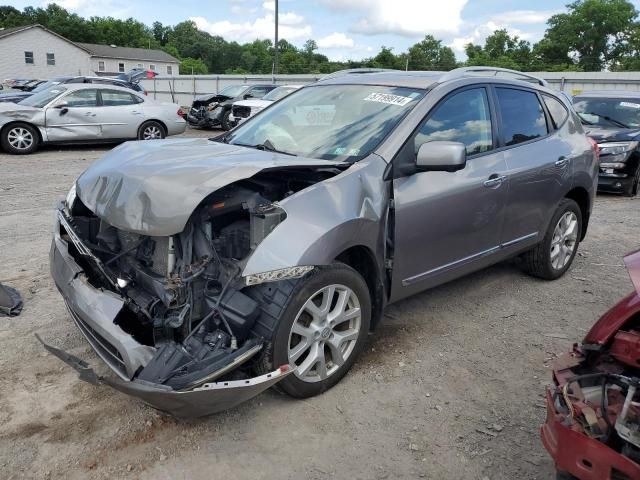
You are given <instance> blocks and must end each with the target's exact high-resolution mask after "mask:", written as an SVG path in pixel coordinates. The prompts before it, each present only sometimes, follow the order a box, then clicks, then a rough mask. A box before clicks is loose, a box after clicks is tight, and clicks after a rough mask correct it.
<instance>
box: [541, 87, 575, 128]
mask: <svg viewBox="0 0 640 480" xmlns="http://www.w3.org/2000/svg"><path fill="white" fill-rule="evenodd" d="M542 99H543V100H544V104H545V105H546V106H547V109H548V110H549V114H550V115H551V120H552V121H553V125H554V127H555V128H560V127H561V126H562V124H563V123H564V121H565V120H566V119H567V117H568V116H569V112H567V109H566V107H565V106H564V105H563V104H562V102H561V101H560V100H558V99H556V98H553V97H550V96H549V95H542Z"/></svg>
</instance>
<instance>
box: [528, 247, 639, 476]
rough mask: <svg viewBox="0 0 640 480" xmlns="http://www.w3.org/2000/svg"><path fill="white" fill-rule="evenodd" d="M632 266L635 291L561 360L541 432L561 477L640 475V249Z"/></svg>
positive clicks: (627, 260) (556, 365)
mask: <svg viewBox="0 0 640 480" xmlns="http://www.w3.org/2000/svg"><path fill="white" fill-rule="evenodd" d="M625 264H626V266H627V270H628V271H629V275H630V277H631V281H632V283H633V285H634V287H635V291H633V292H632V293H630V294H629V295H627V296H626V297H624V298H623V299H622V300H620V301H619V302H618V303H617V304H616V305H615V306H614V307H612V308H611V309H610V310H609V311H608V312H607V313H605V314H604V315H603V316H602V317H600V319H599V320H598V321H597V322H596V323H595V325H594V326H593V327H592V328H591V330H590V331H589V333H587V335H586V337H585V338H584V340H583V341H582V343H581V344H580V345H578V344H575V345H574V346H573V349H572V350H571V351H570V352H568V353H566V354H564V355H562V356H560V357H559V358H558V359H557V360H556V361H555V362H554V365H553V386H552V387H550V388H548V389H547V394H546V404H547V420H546V422H545V424H544V425H543V426H542V428H541V430H540V433H541V437H542V443H543V444H544V446H545V448H546V449H547V451H548V452H549V454H550V455H551V457H552V458H553V461H554V463H555V465H556V469H557V470H558V477H557V478H558V479H559V480H570V479H579V480H600V479H607V480H636V479H639V478H640V251H637V252H635V253H633V254H630V255H628V256H627V257H626V258H625Z"/></svg>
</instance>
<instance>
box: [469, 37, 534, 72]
mask: <svg viewBox="0 0 640 480" xmlns="http://www.w3.org/2000/svg"><path fill="white" fill-rule="evenodd" d="M465 53H466V54H467V65H471V66H475V65H486V66H491V67H501V68H512V69H515V70H524V71H527V70H532V58H533V55H532V51H531V44H530V43H529V42H527V41H526V40H521V39H520V38H518V37H517V36H513V37H512V36H510V35H509V33H508V32H507V31H506V30H496V31H495V32H493V33H492V34H491V35H489V36H488V37H487V38H486V40H485V44H484V46H482V47H481V46H479V45H474V44H472V43H469V44H467V46H466V47H465Z"/></svg>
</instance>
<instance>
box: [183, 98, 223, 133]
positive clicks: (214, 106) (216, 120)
mask: <svg viewBox="0 0 640 480" xmlns="http://www.w3.org/2000/svg"><path fill="white" fill-rule="evenodd" d="M229 100H231V97H228V96H226V95H205V96H202V97H198V98H196V99H195V100H194V101H193V103H192V104H191V109H190V110H189V113H188V114H187V122H189V124H190V125H191V126H194V127H199V128H214V127H219V126H220V125H221V124H222V117H223V115H224V107H223V105H222V104H223V103H225V102H227V101H229Z"/></svg>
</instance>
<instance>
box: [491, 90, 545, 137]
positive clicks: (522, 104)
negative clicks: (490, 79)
mask: <svg viewBox="0 0 640 480" xmlns="http://www.w3.org/2000/svg"><path fill="white" fill-rule="evenodd" d="M496 94H497V96H498V108H499V109H500V113H501V114H502V130H503V131H502V135H503V139H504V142H505V145H517V144H518V143H522V142H527V141H529V140H533V139H535V138H538V137H543V136H545V135H546V134H547V133H548V131H547V119H546V117H545V114H544V110H543V109H542V105H540V102H539V101H538V95H536V94H535V93H533V92H529V91H527V90H516V89H513V88H496Z"/></svg>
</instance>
